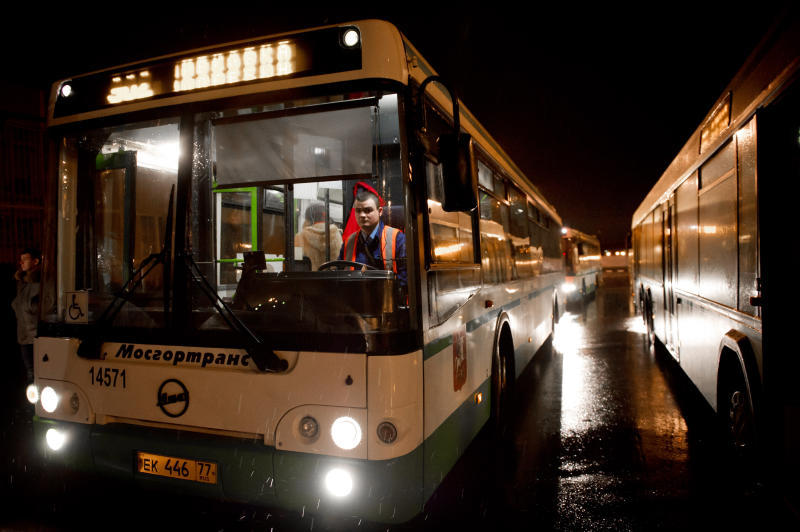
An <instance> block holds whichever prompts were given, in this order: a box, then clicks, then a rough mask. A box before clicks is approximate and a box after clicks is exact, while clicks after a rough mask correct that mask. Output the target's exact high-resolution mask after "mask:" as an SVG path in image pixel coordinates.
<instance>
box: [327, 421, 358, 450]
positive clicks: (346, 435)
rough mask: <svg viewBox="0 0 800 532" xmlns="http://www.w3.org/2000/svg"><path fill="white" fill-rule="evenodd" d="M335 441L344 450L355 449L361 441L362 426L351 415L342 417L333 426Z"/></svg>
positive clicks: (332, 433)
mask: <svg viewBox="0 0 800 532" xmlns="http://www.w3.org/2000/svg"><path fill="white" fill-rule="evenodd" d="M331 437H332V438H333V443H335V444H336V445H337V446H338V447H340V448H341V449H344V450H346V451H347V450H350V449H355V447H356V446H357V445H358V444H359V443H360V442H361V427H360V426H359V424H358V421H356V420H355V419H353V418H351V417H347V416H344V417H340V418H339V419H337V420H336V421H334V422H333V425H332V426H331Z"/></svg>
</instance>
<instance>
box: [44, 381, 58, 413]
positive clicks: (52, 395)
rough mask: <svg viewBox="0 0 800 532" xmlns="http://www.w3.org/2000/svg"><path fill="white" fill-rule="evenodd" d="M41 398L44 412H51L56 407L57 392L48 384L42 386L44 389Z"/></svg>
mask: <svg viewBox="0 0 800 532" xmlns="http://www.w3.org/2000/svg"><path fill="white" fill-rule="evenodd" d="M41 399H42V408H44V409H45V411H46V412H50V413H51V414H52V413H53V412H55V411H56V408H58V400H59V397H58V394H57V393H56V391H55V390H54V389H52V388H51V387H50V386H45V387H44V390H42V397H41Z"/></svg>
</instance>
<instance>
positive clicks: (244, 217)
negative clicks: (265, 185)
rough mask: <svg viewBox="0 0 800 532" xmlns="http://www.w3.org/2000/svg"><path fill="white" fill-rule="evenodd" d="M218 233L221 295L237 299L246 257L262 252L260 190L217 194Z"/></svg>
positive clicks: (219, 288) (218, 284) (217, 191)
mask: <svg viewBox="0 0 800 532" xmlns="http://www.w3.org/2000/svg"><path fill="white" fill-rule="evenodd" d="M214 192H215V194H214V196H215V203H216V222H217V223H216V225H217V227H216V233H217V235H216V236H217V260H216V276H217V293H219V295H220V297H222V298H223V299H226V300H227V298H231V297H233V294H234V293H235V292H236V285H237V283H238V282H239V279H240V278H241V275H242V264H243V263H244V254H245V253H246V252H248V251H255V250H256V249H258V187H247V188H229V189H216V190H214Z"/></svg>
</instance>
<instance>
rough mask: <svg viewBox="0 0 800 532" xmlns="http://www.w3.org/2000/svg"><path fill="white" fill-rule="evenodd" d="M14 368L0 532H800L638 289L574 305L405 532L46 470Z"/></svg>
mask: <svg viewBox="0 0 800 532" xmlns="http://www.w3.org/2000/svg"><path fill="white" fill-rule="evenodd" d="M13 366H14V364H11V363H9V364H7V369H8V371H6V373H5V375H4V377H5V378H4V386H3V389H2V391H1V393H2V395H1V396H0V397H2V399H3V408H2V434H0V446H2V448H1V449H0V450H2V464H0V467H1V469H0V474H2V477H0V481H1V482H0V507H2V508H3V509H0V530H45V531H49V530H87V529H101V528H102V529H117V530H119V529H125V530H143V529H152V530H168V529H169V530H175V529H193V530H265V531H278V530H309V531H312V530H362V529H363V530H372V529H375V530H459V529H460V530H565V531H567V530H703V529H709V530H800V518H798V514H797V512H796V511H795V508H794V506H793V505H790V504H788V503H787V502H786V500H785V499H784V498H783V496H782V495H781V493H779V492H776V491H774V490H773V489H771V488H770V486H769V484H768V483H765V482H764V481H763V479H762V478H761V475H760V473H759V471H758V470H755V471H751V472H748V473H747V474H741V473H740V472H738V471H734V470H731V469H730V468H729V467H728V462H727V461H726V460H725V459H724V452H722V447H721V444H720V441H719V436H718V433H717V431H716V429H715V428H714V427H715V425H714V423H713V413H712V412H711V410H710V408H709V407H708V406H707V405H705V404H704V403H703V401H702V398H701V397H700V395H699V393H698V392H697V391H696V389H694V388H693V387H692V385H691V384H690V383H688V381H687V380H686V378H685V376H683V374H682V373H681V372H680V370H679V369H678V368H677V367H676V365H675V364H674V363H673V362H672V359H671V358H670V357H669V355H667V354H666V352H665V351H664V350H663V349H660V348H658V346H657V348H656V349H655V351H652V350H649V349H648V348H647V345H646V342H645V337H644V329H643V326H642V322H641V318H639V317H638V316H636V315H635V314H634V309H633V306H632V303H631V299H630V288H629V285H628V280H627V277H611V278H607V279H606V281H605V283H604V286H602V287H601V288H600V290H599V291H598V293H597V294H596V296H594V297H593V298H591V299H588V300H586V301H584V302H582V303H578V304H575V305H571V306H570V307H569V308H568V309H567V312H566V313H565V314H564V315H563V316H562V317H561V320H560V322H559V323H558V325H557V329H556V334H555V336H554V338H553V340H552V342H549V343H548V344H547V345H546V346H545V347H544V348H543V349H542V350H540V352H539V353H537V355H536V357H535V358H534V361H533V362H532V364H531V365H530V366H529V367H528V368H527V369H526V371H525V372H524V373H523V374H522V375H521V376H520V377H519V379H517V382H516V395H517V398H516V399H517V401H516V409H515V411H514V413H513V415H512V418H511V419H512V421H511V423H510V425H509V430H508V431H507V432H506V433H504V434H502V435H497V434H495V433H492V432H491V431H490V430H483V431H482V432H481V433H480V434H479V436H478V438H477V439H476V440H475V441H474V442H473V444H472V445H471V446H470V447H469V448H468V450H467V452H466V454H465V455H464V457H463V458H462V459H461V460H460V461H459V462H458V464H457V465H456V467H455V468H454V469H453V471H451V473H450V474H449V475H448V476H447V477H446V478H445V480H444V482H443V484H442V486H441V487H440V488H439V489H438V490H437V491H436V493H435V494H434V496H433V497H432V499H431V500H430V501H429V503H428V505H427V506H426V508H425V510H424V512H422V513H421V514H420V515H419V516H418V517H417V518H416V519H415V520H413V521H412V522H410V523H407V524H405V525H402V526H391V527H387V526H385V525H374V524H370V523H365V522H361V521H357V520H349V519H341V518H333V517H329V516H320V515H313V514H311V513H307V514H303V515H298V514H293V513H282V512H279V511H275V510H270V509H264V508H252V507H243V506H231V505H228V504H225V503H223V502H220V501H205V500H196V499H191V498H183V497H176V496H172V497H169V498H165V497H163V496H161V495H159V494H152V493H142V492H139V491H137V490H136V488H134V487H132V486H129V485H126V484H123V485H118V484H113V483H110V482H109V481H108V480H106V479H98V478H86V477H76V476H75V475H73V474H71V473H69V472H66V471H54V470H52V469H49V468H45V467H44V466H43V463H42V461H41V459H40V458H39V454H38V452H37V450H36V449H35V448H34V444H33V441H32V436H33V435H32V425H31V423H30V420H29V416H30V409H29V407H27V406H26V405H25V404H24V398H23V395H22V394H23V389H22V382H21V378H18V377H21V374H19V373H18V372H17V369H19V368H14V367H13Z"/></svg>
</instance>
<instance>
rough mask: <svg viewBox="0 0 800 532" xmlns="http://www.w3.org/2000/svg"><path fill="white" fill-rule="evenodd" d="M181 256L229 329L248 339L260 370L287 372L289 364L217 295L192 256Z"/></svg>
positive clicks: (248, 351) (248, 344) (246, 347)
mask: <svg viewBox="0 0 800 532" xmlns="http://www.w3.org/2000/svg"><path fill="white" fill-rule="evenodd" d="M181 255H182V256H183V259H184V264H185V265H186V267H187V269H188V270H189V272H190V273H191V275H192V279H193V280H194V281H196V282H197V284H198V286H199V287H200V289H201V290H202V291H203V293H204V294H205V295H206V297H208V299H209V300H210V301H211V303H212V304H213V305H214V308H216V309H217V312H219V314H220V316H222V319H224V320H225V322H226V323H227V324H228V327H230V328H231V329H232V330H234V331H236V332H237V333H239V334H240V335H242V336H244V337H245V338H246V339H247V342H246V345H245V350H246V351H247V354H248V355H250V358H252V359H253V361H254V362H255V363H256V366H257V367H258V369H259V370H261V371H270V372H278V371H285V370H286V368H288V367H289V363H288V362H287V361H286V360H283V359H282V358H280V357H279V356H278V355H276V354H275V351H273V350H272V348H270V347H269V346H268V345H266V344H265V343H264V340H263V339H261V338H260V337H259V336H257V335H256V334H255V333H254V332H253V331H251V330H250V329H249V328H248V327H247V325H245V324H244V322H242V320H241V319H239V317H238V316H237V315H236V314H234V312H233V311H232V310H231V309H230V307H229V306H228V305H227V304H226V303H225V302H224V301H223V300H222V298H220V297H219V294H217V292H216V290H214V287H213V286H211V283H209V282H208V279H206V278H205V276H204V275H203V272H201V271H200V267H199V266H197V263H196V262H195V261H194V259H193V258H192V256H191V254H189V253H182V254H181Z"/></svg>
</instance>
